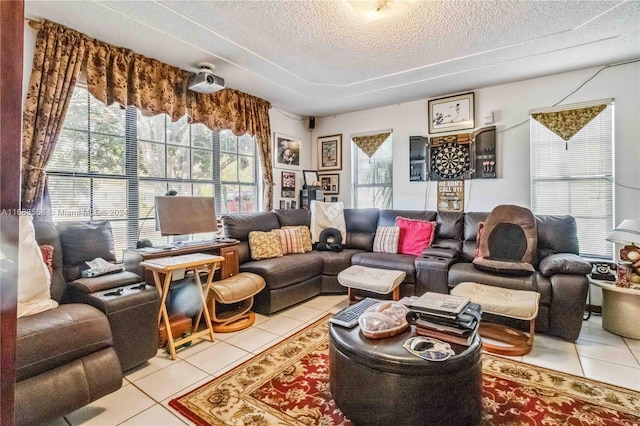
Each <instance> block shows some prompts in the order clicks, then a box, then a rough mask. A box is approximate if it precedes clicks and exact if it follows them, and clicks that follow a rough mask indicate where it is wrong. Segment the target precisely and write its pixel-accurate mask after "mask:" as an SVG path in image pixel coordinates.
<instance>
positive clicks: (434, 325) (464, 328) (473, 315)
mask: <svg viewBox="0 0 640 426" xmlns="http://www.w3.org/2000/svg"><path fill="white" fill-rule="evenodd" d="M481 316H482V307H481V306H480V305H478V304H477V303H469V304H467V307H466V308H465V309H464V311H462V312H460V313H459V314H458V316H457V317H455V318H447V317H443V316H439V315H434V314H432V313H428V312H421V311H416V310H413V311H410V312H409V313H408V314H407V321H408V322H409V324H412V325H414V326H415V328H416V333H417V334H418V335H421V336H427V337H433V338H435V339H439V340H442V341H444V342H449V343H456V344H458V345H463V346H469V345H471V343H472V342H473V339H474V338H475V335H476V333H477V332H478V326H479V325H480V318H481Z"/></svg>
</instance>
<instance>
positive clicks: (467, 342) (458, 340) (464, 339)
mask: <svg viewBox="0 0 640 426" xmlns="http://www.w3.org/2000/svg"><path fill="white" fill-rule="evenodd" d="M416 334H417V335H418V336H427V337H432V338H434V339H438V340H442V341H443V342H447V343H455V344H457V345H462V346H471V343H472V342H473V339H474V338H475V337H476V331H474V332H473V333H471V334H469V335H468V336H456V335H453V334H448V333H440V332H438V331H435V330H431V329H428V328H422V327H417V326H416Z"/></svg>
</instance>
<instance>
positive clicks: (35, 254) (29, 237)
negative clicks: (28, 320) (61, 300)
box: [18, 215, 58, 318]
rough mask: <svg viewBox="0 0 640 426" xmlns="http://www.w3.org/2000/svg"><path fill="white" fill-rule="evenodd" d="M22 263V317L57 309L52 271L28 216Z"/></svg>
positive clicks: (22, 240)
mask: <svg viewBox="0 0 640 426" xmlns="http://www.w3.org/2000/svg"><path fill="white" fill-rule="evenodd" d="M18 261H19V263H20V266H19V267H18V318H20V317H23V316H26V315H33V314H37V313H38V312H43V311H46V310H47V309H53V308H55V307H57V306H58V302H56V301H55V300H52V299H51V292H50V290H49V286H50V285H51V276H50V275H49V269H48V268H47V266H46V265H45V263H44V260H43V259H42V252H41V251H40V247H39V246H38V242H37V241H36V236H35V230H34V229H33V222H32V218H31V216H27V215H24V216H20V234H19V246H18Z"/></svg>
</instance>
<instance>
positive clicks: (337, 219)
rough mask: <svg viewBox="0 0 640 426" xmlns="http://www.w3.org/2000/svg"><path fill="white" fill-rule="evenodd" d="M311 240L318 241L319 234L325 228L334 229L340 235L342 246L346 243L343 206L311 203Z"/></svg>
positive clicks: (340, 203)
mask: <svg viewBox="0 0 640 426" xmlns="http://www.w3.org/2000/svg"><path fill="white" fill-rule="evenodd" d="M310 207H311V240H312V241H313V242H314V243H316V242H318V241H320V233H321V232H322V230H323V229H326V228H335V229H337V230H338V231H340V234H341V235H342V244H345V243H346V242H347V225H346V224H345V221H344V204H343V203H342V201H339V202H337V203H323V202H322V201H315V200H313V201H311V206H310Z"/></svg>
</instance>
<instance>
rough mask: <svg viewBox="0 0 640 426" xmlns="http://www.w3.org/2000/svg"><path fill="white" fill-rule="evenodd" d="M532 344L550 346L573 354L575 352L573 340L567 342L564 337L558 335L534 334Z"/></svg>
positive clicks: (543, 346)
mask: <svg viewBox="0 0 640 426" xmlns="http://www.w3.org/2000/svg"><path fill="white" fill-rule="evenodd" d="M533 346H534V347H536V346H539V347H542V348H550V349H555V350H558V351H563V352H570V353H573V354H575V353H576V347H575V345H574V343H573V342H568V341H566V340H564V339H560V338H559V337H553V336H548V335H546V334H536V335H535V337H534V339H533Z"/></svg>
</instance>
